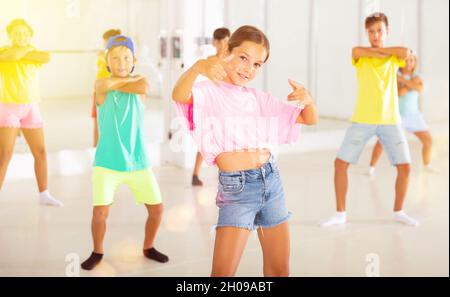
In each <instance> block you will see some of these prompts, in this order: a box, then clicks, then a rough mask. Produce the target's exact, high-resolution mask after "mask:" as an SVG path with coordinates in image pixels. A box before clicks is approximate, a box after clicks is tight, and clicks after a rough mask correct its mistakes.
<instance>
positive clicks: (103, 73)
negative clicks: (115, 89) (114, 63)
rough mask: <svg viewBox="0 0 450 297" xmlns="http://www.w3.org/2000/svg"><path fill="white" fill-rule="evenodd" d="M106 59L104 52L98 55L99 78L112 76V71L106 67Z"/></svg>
mask: <svg viewBox="0 0 450 297" xmlns="http://www.w3.org/2000/svg"><path fill="white" fill-rule="evenodd" d="M106 66H107V64H106V59H105V55H104V54H100V55H98V56H97V79H99V78H107V77H110V76H111V73H109V72H108V70H107V69H106Z"/></svg>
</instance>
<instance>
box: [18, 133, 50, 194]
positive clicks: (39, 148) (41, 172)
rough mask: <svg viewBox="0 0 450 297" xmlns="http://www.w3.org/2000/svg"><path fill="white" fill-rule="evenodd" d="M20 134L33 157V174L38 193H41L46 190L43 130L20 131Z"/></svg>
mask: <svg viewBox="0 0 450 297" xmlns="http://www.w3.org/2000/svg"><path fill="white" fill-rule="evenodd" d="M22 132H23V135H24V137H25V139H26V141H27V143H28V146H29V147H30V150H31V153H32V154H33V157H34V172H35V175H36V181H37V184H38V188H39V192H43V191H45V190H47V188H48V176H47V152H46V150H45V141H44V130H43V129H42V128H40V129H22Z"/></svg>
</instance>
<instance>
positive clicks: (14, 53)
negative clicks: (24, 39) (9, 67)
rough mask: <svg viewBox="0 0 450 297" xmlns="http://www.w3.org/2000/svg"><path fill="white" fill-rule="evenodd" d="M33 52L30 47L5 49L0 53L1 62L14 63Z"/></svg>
mask: <svg viewBox="0 0 450 297" xmlns="http://www.w3.org/2000/svg"><path fill="white" fill-rule="evenodd" d="M32 50H33V48H32V47H24V48H15V47H14V48H7V49H5V50H3V51H2V52H0V61H1V62H14V61H18V60H20V59H22V58H23V57H25V56H26V55H27V54H28V53H30V52H31V51H32Z"/></svg>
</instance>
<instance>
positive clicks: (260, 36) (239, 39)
mask: <svg viewBox="0 0 450 297" xmlns="http://www.w3.org/2000/svg"><path fill="white" fill-rule="evenodd" d="M245 41H251V42H254V43H256V44H260V45H262V46H264V48H265V49H266V51H267V57H266V59H265V60H264V62H266V61H267V60H268V59H269V55H270V43H269V39H267V37H266V35H265V34H264V33H263V32H262V31H261V30H259V29H258V28H256V27H253V26H242V27H240V28H239V29H237V30H236V31H234V33H233V34H232V35H231V37H230V40H229V41H228V50H229V52H230V53H231V51H232V50H233V49H234V48H235V47H238V46H240V45H241V44H242V43H243V42H245Z"/></svg>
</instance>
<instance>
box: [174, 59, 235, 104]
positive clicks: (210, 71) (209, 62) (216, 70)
mask: <svg viewBox="0 0 450 297" xmlns="http://www.w3.org/2000/svg"><path fill="white" fill-rule="evenodd" d="M231 59H233V55H229V56H228V57H225V58H220V57H216V56H213V57H210V58H208V59H202V60H198V61H197V62H196V63H195V64H194V65H193V66H192V67H191V68H189V69H188V70H187V71H186V72H185V73H183V75H182V76H181V77H180V78H179V79H178V81H177V83H176V84H175V87H174V88H173V91H172V99H173V100H174V101H176V102H179V103H187V104H190V103H192V87H193V86H194V83H195V80H196V79H197V77H198V76H199V75H200V74H201V75H204V76H206V77H207V78H209V79H210V80H212V81H214V82H218V81H222V80H223V79H224V78H225V77H226V76H227V72H226V70H225V69H226V64H227V63H228V62H229V61H231Z"/></svg>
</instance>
